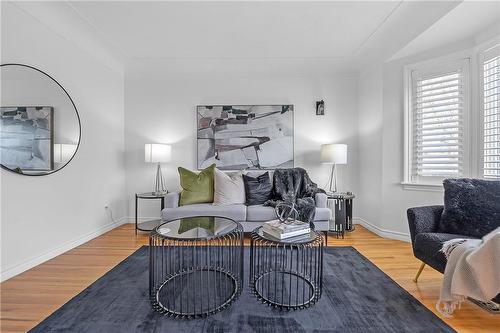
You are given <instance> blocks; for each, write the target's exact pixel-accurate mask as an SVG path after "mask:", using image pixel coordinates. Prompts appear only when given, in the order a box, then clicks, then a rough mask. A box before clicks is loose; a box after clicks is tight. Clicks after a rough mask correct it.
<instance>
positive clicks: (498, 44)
mask: <svg viewBox="0 0 500 333" xmlns="http://www.w3.org/2000/svg"><path fill="white" fill-rule="evenodd" d="M495 48H496V49H498V52H500V39H494V40H491V41H488V42H486V43H483V44H481V45H479V46H477V47H475V48H474V51H475V53H476V54H477V57H476V58H477V66H476V68H477V84H475V86H476V87H477V94H476V96H477V103H475V105H477V111H476V117H474V118H475V120H476V122H477V124H476V125H475V126H474V128H475V129H476V131H477V132H476V133H474V141H475V144H474V147H475V148H476V149H475V150H476V152H475V158H476V159H475V160H476V161H477V163H475V165H474V169H475V172H474V176H475V177H477V178H481V179H486V178H485V177H484V90H483V80H484V70H483V63H484V59H485V58H486V54H487V53H488V52H489V51H490V50H492V49H495ZM487 179H491V178H487Z"/></svg>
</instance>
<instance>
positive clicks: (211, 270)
mask: <svg viewBox="0 0 500 333" xmlns="http://www.w3.org/2000/svg"><path fill="white" fill-rule="evenodd" d="M149 245H150V246H149V296H150V299H151V304H152V306H153V309H154V310H156V311H158V312H160V313H162V314H165V315H167V316H171V317H174V318H186V319H193V318H200V317H206V316H208V315H211V314H214V313H216V312H219V311H221V310H223V309H225V308H227V307H228V306H229V305H231V304H232V303H233V302H234V301H235V300H236V299H237V298H238V297H239V295H240V294H241V291H242V289H243V227H242V226H241V224H239V223H238V222H236V221H233V220H231V219H227V218H223V217H213V216H196V217H188V218H182V219H178V220H172V221H168V222H165V223H163V224H161V225H160V226H158V227H156V228H155V229H154V230H153V231H152V232H151V234H150V236H149Z"/></svg>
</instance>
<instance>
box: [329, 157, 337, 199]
mask: <svg viewBox="0 0 500 333" xmlns="http://www.w3.org/2000/svg"><path fill="white" fill-rule="evenodd" d="M327 192H330V193H336V192H337V170H336V165H335V163H334V164H332V171H331V173H330V178H329V179H328V190H327Z"/></svg>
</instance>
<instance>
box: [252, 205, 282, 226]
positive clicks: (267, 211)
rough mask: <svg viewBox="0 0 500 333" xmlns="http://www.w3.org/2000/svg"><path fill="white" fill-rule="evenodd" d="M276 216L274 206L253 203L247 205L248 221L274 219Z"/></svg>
mask: <svg viewBox="0 0 500 333" xmlns="http://www.w3.org/2000/svg"><path fill="white" fill-rule="evenodd" d="M275 218H276V212H275V210H274V207H268V206H262V205H252V206H248V207H247V221H251V222H257V221H258V222H261V221H269V220H274V219H275Z"/></svg>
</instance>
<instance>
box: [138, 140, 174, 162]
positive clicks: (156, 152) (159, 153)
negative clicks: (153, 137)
mask: <svg viewBox="0 0 500 333" xmlns="http://www.w3.org/2000/svg"><path fill="white" fill-rule="evenodd" d="M171 158H172V147H171V146H170V145H165V144H161V143H146V144H145V145H144V162H147V163H160V162H170V159H171Z"/></svg>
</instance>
